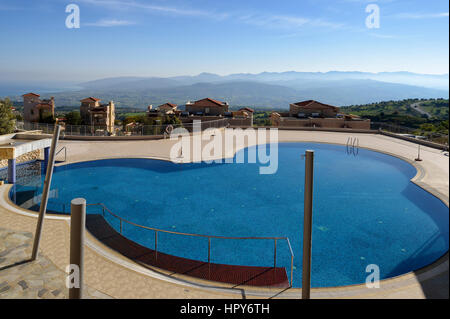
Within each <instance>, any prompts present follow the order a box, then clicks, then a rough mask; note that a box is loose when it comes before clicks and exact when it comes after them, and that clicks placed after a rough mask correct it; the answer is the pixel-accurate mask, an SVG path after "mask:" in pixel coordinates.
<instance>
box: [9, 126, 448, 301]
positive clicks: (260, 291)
mask: <svg viewBox="0 0 450 319" xmlns="http://www.w3.org/2000/svg"><path fill="white" fill-rule="evenodd" d="M361 134H364V135H366V134H367V133H361ZM368 135H369V134H368ZM370 135H372V134H370ZM300 139H301V138H300ZM278 142H279V143H318V144H331V145H344V146H345V144H344V143H336V142H333V143H330V142H321V141H312V140H309V141H308V140H289V141H278ZM260 144H263V143H260ZM260 144H258V143H256V144H255V145H260ZM250 146H254V145H247V146H244V147H243V148H242V149H244V148H247V147H250ZM360 148H364V149H367V150H371V151H375V152H378V153H383V154H387V155H390V156H393V157H396V158H399V159H401V160H403V161H405V162H407V163H409V164H411V165H413V166H414V167H415V168H416V170H417V172H416V175H415V176H414V177H413V178H412V179H411V182H413V183H414V184H416V185H417V186H418V187H420V188H422V189H424V190H425V191H427V192H428V193H430V194H431V195H433V196H435V197H436V198H438V199H439V200H441V201H442V202H443V203H444V204H445V205H446V206H447V207H449V201H448V196H447V195H445V194H443V193H441V192H440V191H438V190H437V189H435V188H434V187H432V186H430V185H428V184H427V183H425V182H423V181H422V180H423V179H424V178H425V176H426V175H427V173H426V169H425V168H424V167H422V165H420V163H418V162H416V161H413V160H410V159H408V158H405V157H404V156H401V155H398V154H395V153H392V152H387V151H383V150H379V149H376V148H371V147H365V146H360ZM239 150H240V149H236V151H235V153H236V152H238V151H239ZM119 158H142V159H154V160H165V161H170V159H168V158H164V157H142V156H139V157H129V156H118V157H104V158H95V159H91V160H81V161H72V162H65V163H61V164H60V165H58V166H63V165H67V164H73V163H80V162H87V161H95V160H102V159H119ZM222 158H223V157H222ZM9 186H10V187H12V185H9ZM10 187H6V188H7V191H3V193H4V194H3V196H0V205H1V206H4V207H5V205H4V204H7V205H6V206H7V208H14V209H13V211H14V212H16V213H19V214H21V215H25V216H29V217H35V218H36V217H37V213H35V212H32V211H28V210H25V209H22V208H21V207H19V206H17V205H15V204H14V203H13V202H12V201H11V200H10V198H9V190H10ZM1 188H2V187H0V189H1ZM4 189H5V188H4ZM5 197H6V198H5ZM8 206H9V207H8ZM46 218H49V219H61V220H67V221H69V220H70V217H66V216H59V215H55V214H49V215H47V216H46ZM87 246H89V247H90V248H92V249H93V250H94V251H96V252H97V253H99V254H101V255H102V256H103V257H105V258H107V259H110V260H111V259H112V255H111V253H110V252H107V251H106V250H105V248H107V249H109V248H108V247H106V246H104V245H103V244H101V243H99V242H98V241H97V240H96V239H95V240H94V241H92V239H88V240H87ZM117 257H118V256H115V258H113V259H114V260H115V261H114V262H116V263H120V264H122V265H123V266H126V267H127V268H130V269H132V270H134V271H138V272H141V273H142V271H143V269H142V268H143V267H142V266H140V265H137V264H134V263H133V262H132V261H131V260H128V258H126V257H124V256H122V255H121V256H119V257H121V258H117ZM124 259H126V261H127V262H125V263H124V261H125V260H124ZM133 264H134V265H133ZM448 264H449V252H448V251H447V252H446V253H445V254H444V255H443V256H442V257H440V258H439V259H437V260H436V261H434V262H433V263H431V264H429V265H427V266H425V267H422V268H420V269H417V270H415V271H411V272H408V273H405V274H402V275H399V276H395V277H391V278H387V279H383V280H381V281H380V285H383V286H386V285H387V286H390V285H396V284H398V283H399V282H405V283H407V281H411V280H412V279H416V280H417V281H419V282H420V280H426V279H428V278H432V277H434V276H437V275H438V274H441V273H443V272H444V271H445V270H448ZM140 268H141V269H140ZM144 270H145V271H144V272H143V273H146V274H147V275H150V276H152V277H155V278H159V279H163V280H166V281H169V282H172V283H176V284H178V285H181V286H191V287H192V286H193V287H196V288H201V289H212V290H214V291H220V292H226V293H237V294H242V290H244V291H245V294H246V295H247V296H255V297H270V296H273V294H274V292H275V291H277V290H279V289H272V288H257V287H252V286H239V287H238V288H237V291H234V290H233V289H232V291H230V287H222V286H220V284H219V283H216V282H211V281H207V280H197V279H195V278H192V277H189V276H182V275H181V277H180V278H174V277H170V278H167V276H164V275H162V274H161V273H158V272H155V271H150V273H149V270H148V269H145V267H144ZM161 275H162V277H161ZM419 277H420V278H419ZM224 289H225V291H224ZM387 289H390V288H387ZM352 290H353V291H355V290H358V291H355V293H356V295H350V296H348V295H347V296H346V294H345V292H350V291H352ZM362 290H365V292H366V293H365V294H361V293H363V291H362ZM367 290H368V288H366V286H365V284H353V285H345V286H334V287H321V288H312V292H313V294H318V295H320V294H321V293H331V294H332V295H335V294H336V296H335V297H338V298H342V297H343V298H346V297H355V296H356V297H358V296H362V297H365V296H367ZM369 290H370V289H369ZM371 291H374V293H373V294H374V295H378V294H379V291H378V292H377V291H376V290H373V289H372V290H371ZM300 294H301V288H289V289H288V290H287V291H285V292H282V293H280V294H277V295H279V297H286V298H294V297H295V298H297V297H299V295H300ZM313 297H314V295H313Z"/></svg>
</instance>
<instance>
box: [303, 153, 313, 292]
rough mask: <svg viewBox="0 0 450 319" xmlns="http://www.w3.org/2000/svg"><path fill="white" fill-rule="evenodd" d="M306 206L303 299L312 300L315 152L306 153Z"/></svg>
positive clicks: (304, 218)
mask: <svg viewBox="0 0 450 319" xmlns="http://www.w3.org/2000/svg"><path fill="white" fill-rule="evenodd" d="M305 158H306V162H305V204H304V217H303V270H302V299H310V290H311V234H312V201H313V179H314V151H309V150H308V151H306V153H305Z"/></svg>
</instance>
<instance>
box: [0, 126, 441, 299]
mask: <svg viewBox="0 0 450 319" xmlns="http://www.w3.org/2000/svg"><path fill="white" fill-rule="evenodd" d="M350 136H357V137H358V138H359V143H360V147H364V148H368V149H373V150H377V151H381V152H384V153H388V154H391V155H395V156H398V157H400V158H403V159H405V160H408V161H410V162H411V163H414V165H415V166H416V167H417V168H418V174H417V176H416V177H415V178H414V179H413V182H415V183H416V184H418V185H419V186H421V187H423V188H425V189H426V190H428V191H430V192H432V193H433V194H434V195H435V196H437V197H439V198H440V199H442V200H443V201H444V202H445V203H446V204H447V206H448V198H449V167H448V165H449V158H448V156H444V155H443V154H442V152H440V151H439V150H435V149H431V148H428V147H424V146H422V147H421V158H422V159H423V161H422V162H414V158H416V157H417V148H418V147H417V145H416V144H413V143H410V142H407V141H403V140H399V139H394V138H391V137H387V136H382V135H377V134H356V133H353V134H349V133H335V132H307V131H279V141H280V142H289V141H291V142H323V143H333V144H343V145H345V144H346V141H347V138H348V137H350ZM174 143H175V141H170V140H156V141H126V142H122V141H114V142H104V141H102V142H94V141H91V142H86V141H83V142H78V141H61V142H60V147H61V146H66V147H67V154H68V160H69V161H70V162H78V161H86V160H93V159H101V158H118V157H136V158H138V157H143V158H160V159H167V158H168V157H169V153H170V148H171V146H172V145H173V144H174ZM204 143H205V142H204ZM131 154H132V155H131ZM9 188H10V186H9V185H3V186H0V227H1V228H3V229H5V230H8V231H14V232H19V233H22V232H26V233H33V232H34V230H35V227H36V214H34V213H30V212H27V211H25V210H23V209H21V208H19V207H16V206H14V205H13V204H11V202H10V201H9V199H8V191H9ZM0 240H1V239H0ZM40 248H41V254H42V255H43V256H45V258H47V259H48V260H49V261H50V262H51V263H53V264H54V265H55V266H56V267H57V268H58V269H59V270H61V271H63V270H64V269H65V267H66V265H67V264H68V263H69V220H68V219H67V218H66V217H58V216H48V217H47V218H46V221H45V223H44V231H43V237H42V240H41V246H40ZM294 253H295V252H294ZM297 255H299V253H297ZM1 266H2V265H1V264H0V269H1ZM448 269H449V261H448V253H447V254H446V255H445V256H444V257H442V258H441V259H440V260H439V261H437V262H435V263H434V264H433V265H430V266H428V267H426V268H425V269H422V270H419V271H416V272H413V273H409V274H405V275H403V276H400V277H397V278H393V279H389V280H384V281H382V282H381V286H380V288H378V289H368V288H366V287H365V286H364V285H355V286H348V287H338V288H321V289H312V293H311V297H312V298H448V293H449V292H448V290H449V286H448V279H449V277H448ZM43 273H44V274H45V273H46V271H43ZM4 276H5V270H3V271H2V270H0V285H1V284H2V283H3V282H4V281H5V280H4V279H3V278H4ZM85 283H86V285H87V286H89V287H90V288H91V289H93V290H94V291H96V292H97V293H99V294H102V293H103V294H104V295H103V296H111V297H113V298H298V297H300V295H301V289H275V288H274V289H263V288H261V289H256V288H254V287H246V286H239V287H235V288H233V287H232V286H227V285H225V284H216V283H212V282H207V281H201V280H194V279H192V278H190V277H186V276H182V275H176V274H167V273H165V272H164V271H157V270H155V269H148V268H145V267H143V266H141V265H138V264H136V263H134V262H132V261H131V260H129V259H127V258H125V257H124V256H122V255H121V254H119V253H117V252H115V251H113V250H111V249H110V248H108V247H106V246H105V245H103V244H102V243H101V242H99V241H98V240H96V239H95V238H94V237H93V236H91V234H89V233H88V234H87V248H86V249H85ZM0 289H1V288H0ZM24 297H25V295H24ZM0 298H2V296H1V294H0Z"/></svg>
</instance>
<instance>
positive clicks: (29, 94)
mask: <svg viewBox="0 0 450 319" xmlns="http://www.w3.org/2000/svg"><path fill="white" fill-rule="evenodd" d="M29 95H34V96H37V97H40V95H39V94H36V93H27V94H24V95H22V96H29Z"/></svg>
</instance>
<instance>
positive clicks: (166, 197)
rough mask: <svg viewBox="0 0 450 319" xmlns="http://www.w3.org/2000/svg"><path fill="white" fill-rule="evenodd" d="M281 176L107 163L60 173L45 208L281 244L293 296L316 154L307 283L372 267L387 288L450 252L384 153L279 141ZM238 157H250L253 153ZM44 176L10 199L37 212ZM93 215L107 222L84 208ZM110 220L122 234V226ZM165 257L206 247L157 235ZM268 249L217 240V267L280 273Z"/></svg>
mask: <svg viewBox="0 0 450 319" xmlns="http://www.w3.org/2000/svg"><path fill="white" fill-rule="evenodd" d="M278 147H279V165H278V171H277V173H276V174H274V175H260V174H259V164H248V163H247V164H237V163H230V164H225V163H223V164H206V163H192V164H174V163H171V162H165V161H158V160H148V159H112V160H101V161H93V162H84V163H77V164H70V165H65V166H61V167H57V168H56V169H55V174H54V176H53V181H52V192H51V196H52V198H51V199H50V201H49V209H51V210H54V211H60V212H62V211H64V210H65V211H66V212H67V211H68V210H69V207H70V200H71V199H73V198H75V197H84V198H86V200H87V202H88V203H104V204H105V205H106V206H107V207H108V208H110V209H111V210H112V211H113V212H114V213H115V214H117V215H119V216H121V217H123V218H125V219H128V220H130V221H132V222H135V223H137V224H141V225H146V226H150V227H155V228H159V229H164V230H173V231H177V232H186V233H198V234H205V235H218V236H258V237H261V236H264V237H265V236H286V237H289V239H290V241H291V244H292V248H293V250H294V254H295V259H294V266H295V269H294V286H295V287H300V286H301V267H302V230H303V196H304V194H303V190H304V161H303V160H302V159H301V154H304V152H305V150H306V149H312V150H315V163H314V167H315V176H314V212H313V243H312V246H313V248H312V285H313V286H314V287H326V286H340V285H349V284H359V283H364V282H365V279H366V276H367V275H368V273H366V266H367V265H369V264H377V265H378V266H379V267H380V274H381V278H382V279H384V278H389V277H393V276H397V275H400V274H403V273H406V272H409V271H412V270H416V269H418V268H421V267H423V266H426V265H428V264H430V263H431V262H433V261H435V260H436V259H438V258H439V257H441V256H442V255H443V254H445V252H446V251H447V250H448V245H449V233H448V225H449V219H448V216H449V212H448V208H447V206H445V205H444V204H443V203H442V202H441V201H440V200H438V199H437V198H436V197H434V196H432V195H430V194H429V193H427V192H426V191H424V190H422V189H421V188H419V187H417V186H416V185H415V184H413V183H411V182H410V179H411V178H412V177H414V175H415V174H416V170H415V168H414V167H413V166H411V165H410V164H408V163H406V162H404V161H402V160H400V159H398V158H395V157H392V156H388V155H385V154H381V153H377V152H373V151H369V150H364V149H360V150H359V153H358V155H357V156H354V155H348V154H347V152H346V148H345V147H343V146H337V145H329V144H311V143H280V144H279V145H278ZM242 152H245V153H247V152H248V149H246V150H243V151H242ZM42 179H43V176H41V175H39V176H37V177H34V178H28V179H25V180H24V182H20V183H19V184H18V185H17V186H16V193H15V194H13V195H12V196H13V197H14V198H15V200H16V201H17V202H18V204H21V205H24V206H26V207H28V208H31V209H37V208H38V206H37V204H38V201H39V197H37V200H36V198H35V200H34V202H33V200H32V198H33V196H36V195H38V194H40V192H41V187H42ZM88 213H100V209H99V208H98V207H89V209H88ZM107 220H108V222H110V224H111V225H112V226H113V227H115V228H116V229H118V227H119V224H118V222H117V220H115V219H113V218H111V217H108V218H107ZM123 231H124V235H125V236H127V237H128V238H130V239H132V240H134V241H136V242H138V243H140V244H143V245H146V246H148V247H150V248H153V247H154V233H153V232H152V231H149V230H142V229H138V228H135V227H133V226H131V225H127V224H124V228H123ZM158 236H159V237H158V250H160V251H163V252H166V253H169V254H173V255H176V256H181V257H186V258H191V259H198V260H204V261H206V260H207V257H208V250H207V249H208V241H207V239H205V238H197V237H195V238H193V237H184V236H179V235H173V234H165V233H160V234H159V235H158ZM273 246H274V244H273V241H270V240H245V241H242V240H226V239H212V242H211V261H212V262H215V263H224V264H241V265H255V266H271V265H273V258H274V257H273V251H274V249H273ZM277 266H285V267H286V270H287V272H288V274H289V272H290V254H289V249H288V247H287V244H286V243H285V242H284V241H279V242H278V244H277Z"/></svg>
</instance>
